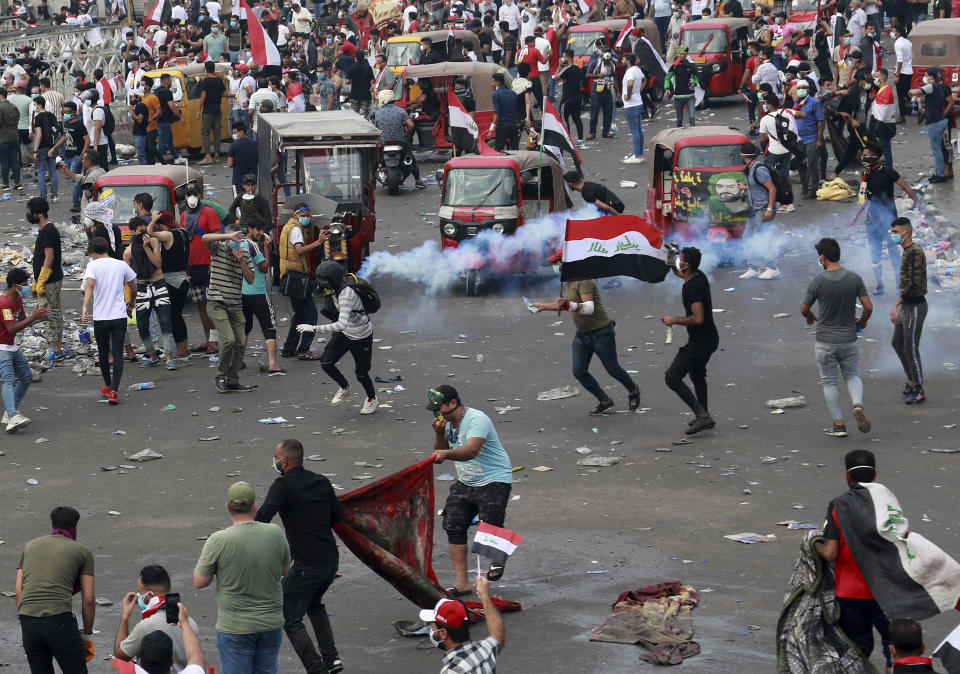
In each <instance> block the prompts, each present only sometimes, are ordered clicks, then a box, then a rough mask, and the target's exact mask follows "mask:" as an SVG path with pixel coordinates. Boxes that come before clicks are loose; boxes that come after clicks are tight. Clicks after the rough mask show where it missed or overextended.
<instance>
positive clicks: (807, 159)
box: [800, 140, 820, 195]
mask: <svg viewBox="0 0 960 674" xmlns="http://www.w3.org/2000/svg"><path fill="white" fill-rule="evenodd" d="M800 147H801V148H802V149H803V157H804V161H803V162H802V163H801V164H800V184H801V185H802V186H803V192H804V193H805V194H814V195H815V194H816V193H817V189H819V187H820V148H818V147H817V141H816V140H812V141H810V142H809V143H800Z"/></svg>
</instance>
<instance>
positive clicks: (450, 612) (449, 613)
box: [420, 599, 467, 627]
mask: <svg viewBox="0 0 960 674" xmlns="http://www.w3.org/2000/svg"><path fill="white" fill-rule="evenodd" d="M420 620H422V621H423V622H425V623H433V622H435V623H437V624H438V625H441V626H443V627H462V626H463V625H464V624H465V623H466V622H467V608H466V607H465V606H464V605H463V602H459V601H456V600H455V599H441V600H440V601H438V602H437V605H436V606H434V607H433V608H432V609H429V608H428V609H423V610H422V611H420Z"/></svg>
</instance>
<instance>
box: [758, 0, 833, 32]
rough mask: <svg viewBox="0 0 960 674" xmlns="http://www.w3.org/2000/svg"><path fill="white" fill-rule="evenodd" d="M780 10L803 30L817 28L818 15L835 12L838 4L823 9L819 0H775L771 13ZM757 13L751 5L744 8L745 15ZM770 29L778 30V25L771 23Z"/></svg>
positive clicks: (825, 15) (788, 19)
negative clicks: (748, 7)
mask: <svg viewBox="0 0 960 674" xmlns="http://www.w3.org/2000/svg"><path fill="white" fill-rule="evenodd" d="M780 12H783V13H784V14H786V15H787V21H789V22H790V23H792V24H794V25H796V26H798V27H800V28H802V29H803V30H808V29H813V30H815V29H816V27H817V17H818V16H824V17H828V16H831V15H833V14H835V13H836V5H834V6H832V7H830V9H829V10H822V9H821V8H820V3H819V0H774V2H773V7H772V8H771V14H779V13H780ZM756 15H757V11H756V9H755V8H753V7H751V8H750V9H749V10H748V9H746V8H744V12H743V16H744V17H746V18H748V19H753V18H755V17H756ZM770 29H771V30H773V31H776V30H777V26H776V25H771V26H770Z"/></svg>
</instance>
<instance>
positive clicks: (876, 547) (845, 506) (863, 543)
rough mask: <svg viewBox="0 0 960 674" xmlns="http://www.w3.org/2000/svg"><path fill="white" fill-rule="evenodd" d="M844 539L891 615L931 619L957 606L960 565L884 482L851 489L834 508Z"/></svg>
mask: <svg viewBox="0 0 960 674" xmlns="http://www.w3.org/2000/svg"><path fill="white" fill-rule="evenodd" d="M833 509H834V513H835V515H836V517H837V523H838V524H839V525H840V530H841V531H842V532H843V538H844V540H845V542H846V544H847V547H848V548H850V552H851V553H852V554H853V559H854V561H855V562H856V563H857V566H858V567H859V568H860V572H861V573H862V574H863V579H864V580H865V581H867V586H868V587H869V588H870V591H871V592H872V593H873V596H874V598H875V599H876V600H877V603H878V604H880V608H881V609H883V612H884V613H885V614H886V615H888V616H909V617H910V618H913V619H914V620H925V619H926V618H930V617H932V616H935V615H937V614H938V613H941V612H943V611H948V610H950V609H953V608H956V607H957V603H958V602H957V599H958V598H960V564H958V563H957V562H956V561H955V560H954V559H953V558H952V557H950V555H948V554H947V553H945V552H944V551H943V550H941V549H940V548H938V547H937V546H936V545H934V544H933V543H931V542H930V541H928V540H927V539H926V538H924V537H923V536H921V535H920V534H918V533H917V532H916V531H910V524H909V522H908V521H907V518H906V516H905V515H904V514H903V510H902V509H901V508H900V503H899V501H897V497H896V496H894V495H893V492H891V491H890V490H889V489H887V488H886V487H885V486H883V485H882V484H880V483H878V482H862V483H860V484H859V485H856V486H854V487H853V488H851V489H848V490H847V491H846V493H844V494H843V495H842V496H840V497H838V498H837V499H836V500H835V501H834V505H833Z"/></svg>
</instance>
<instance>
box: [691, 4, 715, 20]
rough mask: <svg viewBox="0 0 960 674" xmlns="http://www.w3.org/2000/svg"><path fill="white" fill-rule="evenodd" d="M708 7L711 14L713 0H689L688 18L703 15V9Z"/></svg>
mask: <svg viewBox="0 0 960 674" xmlns="http://www.w3.org/2000/svg"><path fill="white" fill-rule="evenodd" d="M704 9H709V10H710V13H711V14H713V0H692V1H691V2H690V18H691V19H693V20H696V19H699V18H700V17H701V16H702V15H703V10H704Z"/></svg>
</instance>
